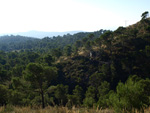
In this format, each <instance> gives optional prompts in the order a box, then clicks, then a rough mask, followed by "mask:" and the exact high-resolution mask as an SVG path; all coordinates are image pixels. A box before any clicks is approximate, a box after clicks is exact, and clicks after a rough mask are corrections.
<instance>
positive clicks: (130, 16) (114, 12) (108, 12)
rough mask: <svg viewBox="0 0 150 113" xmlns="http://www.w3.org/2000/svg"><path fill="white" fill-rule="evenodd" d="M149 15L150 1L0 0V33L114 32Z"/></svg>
mask: <svg viewBox="0 0 150 113" xmlns="http://www.w3.org/2000/svg"><path fill="white" fill-rule="evenodd" d="M144 11H149V12H150V0H0V33H13V32H25V31H30V30H38V31H51V32H52V31H57V32H63V31H73V30H82V31H96V30H99V29H113V30H114V29H116V28H117V27H119V26H125V21H126V25H130V24H133V23H136V22H137V21H139V20H140V19H141V14H142V13H143V12H144Z"/></svg>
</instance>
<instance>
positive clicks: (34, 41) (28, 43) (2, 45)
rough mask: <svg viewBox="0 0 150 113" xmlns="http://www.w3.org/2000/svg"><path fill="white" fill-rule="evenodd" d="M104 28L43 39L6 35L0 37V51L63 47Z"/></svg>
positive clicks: (94, 35) (99, 32) (44, 49)
mask: <svg viewBox="0 0 150 113" xmlns="http://www.w3.org/2000/svg"><path fill="white" fill-rule="evenodd" d="M104 32H106V30H99V31H95V32H80V33H76V34H74V35H70V34H66V35H64V36H54V37H43V39H38V38H32V37H23V36H19V35H17V36H14V35H10V36H8V35H6V36H1V37H0V50H2V51H15V50H17V51H18V50H26V49H30V50H34V51H36V52H41V51H43V52H47V51H50V50H51V49H54V48H61V49H63V48H64V46H66V45H68V44H70V45H72V44H73V43H75V42H76V41H77V40H82V39H83V38H88V37H89V35H90V34H93V38H96V37H99V36H100V35H101V34H103V33H104Z"/></svg>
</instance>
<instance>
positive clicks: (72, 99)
mask: <svg viewBox="0 0 150 113" xmlns="http://www.w3.org/2000/svg"><path fill="white" fill-rule="evenodd" d="M82 99H83V89H82V87H80V86H79V85H76V87H75V89H74V90H73V95H68V103H67V104H69V105H76V106H77V105H78V106H79V105H81V103H82Z"/></svg>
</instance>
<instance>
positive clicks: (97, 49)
mask: <svg viewBox="0 0 150 113" xmlns="http://www.w3.org/2000/svg"><path fill="white" fill-rule="evenodd" d="M147 14H148V13H143V14H142V19H141V21H140V22H138V23H136V24H134V25H131V26H129V27H126V28H124V27H119V28H118V29H117V30H116V31H114V32H112V31H106V30H100V31H97V32H93V33H77V34H74V35H70V34H67V35H64V36H63V37H60V36H58V37H53V38H49V37H45V38H43V39H31V40H26V41H22V42H19V43H18V42H16V41H13V42H11V41H10V42H9V41H6V42H7V43H6V42H3V43H2V42H1V43H2V45H0V49H1V51H0V106H5V107H7V106H12V105H13V106H20V107H23V106H24V107H25V106H26V107H28V106H30V107H32V108H34V107H42V108H46V107H47V106H55V107H56V106H66V107H65V108H64V109H68V110H69V109H71V108H72V107H73V106H74V107H75V108H81V109H82V108H83V109H86V108H88V109H89V110H90V109H92V108H93V109H100V110H102V109H113V110H114V111H115V112H117V113H120V112H124V113H127V112H130V113H132V112H133V113H134V112H144V110H145V109H148V108H149V107H150V63H149V62H150V32H149V31H150V29H149V28H150V18H147ZM12 37H15V36H12ZM3 39H4V38H3ZM6 39H7V40H9V39H8V38H6ZM0 40H1V38H0ZM11 108H13V107H11ZM13 109H15V108H13ZM12 111H13V110H12ZM93 112H95V111H93Z"/></svg>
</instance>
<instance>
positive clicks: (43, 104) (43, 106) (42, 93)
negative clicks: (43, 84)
mask: <svg viewBox="0 0 150 113" xmlns="http://www.w3.org/2000/svg"><path fill="white" fill-rule="evenodd" d="M41 96H42V108H43V109H44V108H45V103H44V92H43V90H41Z"/></svg>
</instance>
